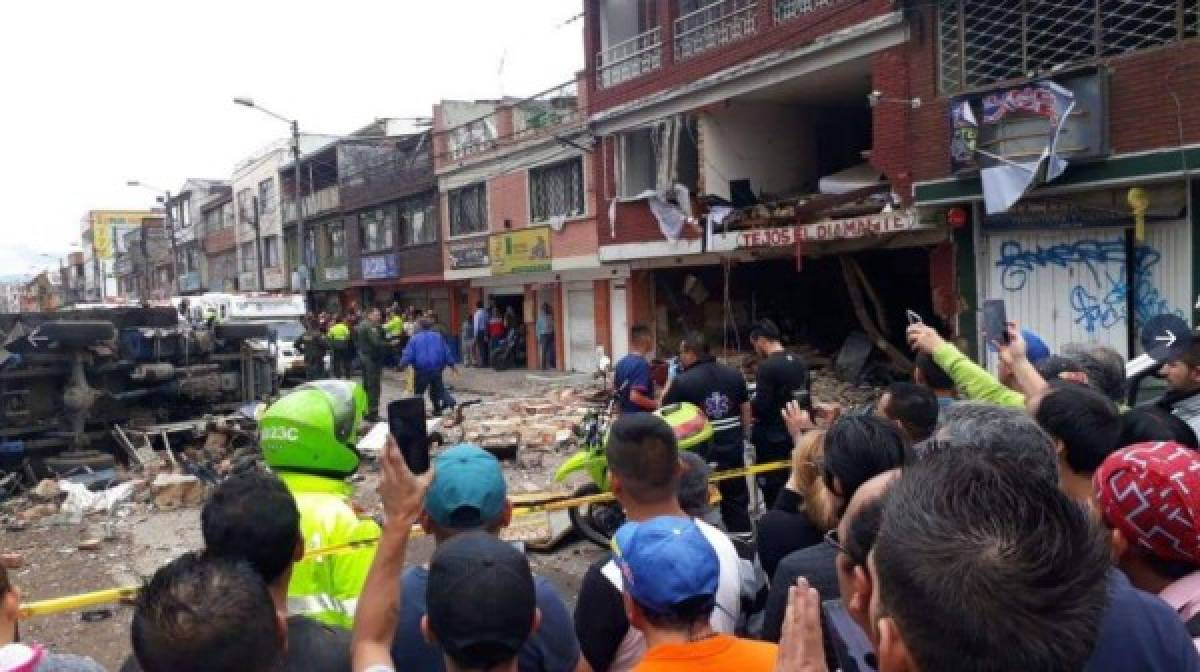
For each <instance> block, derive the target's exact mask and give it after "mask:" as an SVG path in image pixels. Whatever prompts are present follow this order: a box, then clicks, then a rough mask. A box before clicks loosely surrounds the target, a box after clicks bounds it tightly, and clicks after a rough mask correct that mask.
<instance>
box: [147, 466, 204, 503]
mask: <svg viewBox="0 0 1200 672" xmlns="http://www.w3.org/2000/svg"><path fill="white" fill-rule="evenodd" d="M150 492H151V495H152V496H153V498H154V505H155V506H157V507H158V508H160V509H162V510H164V511H170V510H173V509H178V508H181V507H191V506H200V505H201V504H203V503H204V498H205V496H206V495H207V494H208V493H207V491H206V489H205V487H204V484H203V483H201V482H200V479H198V478H196V477H195V476H186V475H180V474H159V475H158V476H157V477H156V478H155V479H154V482H152V483H151V484H150Z"/></svg>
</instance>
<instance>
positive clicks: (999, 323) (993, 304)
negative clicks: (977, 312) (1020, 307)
mask: <svg viewBox="0 0 1200 672" xmlns="http://www.w3.org/2000/svg"><path fill="white" fill-rule="evenodd" d="M983 333H984V335H985V336H986V337H987V340H988V342H992V341H999V342H1000V343H1008V316H1007V315H1005V313H1004V301H1002V300H1001V299H988V300H987V301H984V302H983Z"/></svg>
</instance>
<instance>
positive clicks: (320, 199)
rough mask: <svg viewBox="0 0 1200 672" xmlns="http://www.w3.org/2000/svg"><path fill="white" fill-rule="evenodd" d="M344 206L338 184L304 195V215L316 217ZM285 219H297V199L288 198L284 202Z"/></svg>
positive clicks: (290, 220) (289, 220) (287, 220)
mask: <svg viewBox="0 0 1200 672" xmlns="http://www.w3.org/2000/svg"><path fill="white" fill-rule="evenodd" d="M340 207H342V202H341V198H340V196H339V193H338V188H337V186H332V187H325V188H324V189H319V190H317V191H316V192H315V193H312V194H308V195H307V196H305V197H304V216H305V218H308V217H316V216H317V215H322V214H324V213H326V212H332V211H334V210H337V209H338V208H340ZM283 221H285V222H294V221H296V201H295V200H294V199H287V200H285V201H284V202H283Z"/></svg>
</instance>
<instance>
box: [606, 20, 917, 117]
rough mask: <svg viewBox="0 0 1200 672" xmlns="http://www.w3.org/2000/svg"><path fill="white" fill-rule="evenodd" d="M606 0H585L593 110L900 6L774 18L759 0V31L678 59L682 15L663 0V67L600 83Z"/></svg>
mask: <svg viewBox="0 0 1200 672" xmlns="http://www.w3.org/2000/svg"><path fill="white" fill-rule="evenodd" d="M603 1H604V0H586V1H585V3H584V50H585V52H584V58H585V63H586V64H587V78H586V79H587V97H588V99H589V102H590V108H589V113H590V114H595V113H597V112H600V111H602V110H606V109H608V108H610V107H613V106H616V105H620V104H621V103H625V102H628V101H631V100H636V99H638V98H641V97H643V96H646V95H648V94H651V93H654V92H656V91H664V90H669V89H673V88H675V87H678V86H681V85H684V84H688V83H690V82H693V81H695V80H696V79H698V78H700V77H703V76H705V75H708V74H711V73H714V72H717V71H719V70H722V69H724V68H727V67H729V66H731V65H735V64H737V63H740V62H742V61H745V60H748V59H751V58H755V57H758V56H761V55H764V54H767V53H770V52H772V51H776V50H779V49H786V48H792V47H798V46H802V45H804V44H807V43H809V42H811V41H812V40H814V39H815V38H818V37H820V36H822V35H825V34H828V33H831V32H835V31H838V30H841V29H843V28H847V27H849V26H853V25H855V24H857V23H861V22H863V21H866V20H867V19H870V18H873V17H876V16H880V15H883V14H886V13H888V12H891V11H894V10H895V9H896V2H894V0H837V1H836V2H835V3H834V4H833V5H831V6H829V7H825V8H822V9H818V10H816V11H814V12H812V13H810V14H807V15H805V16H803V17H799V18H796V19H793V20H791V21H785V22H783V23H779V24H776V23H775V17H774V6H775V3H774V0H759V3H758V9H757V12H758V14H757V17H756V20H755V22H756V26H757V32H756V33H755V34H753V35H751V36H749V37H747V38H744V39H742V40H739V41H736V42H732V43H729V44H726V45H723V46H721V47H718V48H715V49H711V50H709V51H706V52H704V53H702V54H700V55H699V56H693V57H691V58H688V59H686V60H684V61H680V62H678V63H677V62H675V61H674V53H675V52H674V35H673V33H672V28H673V26H674V21H675V19H676V18H678V16H679V14H678V3H677V2H676V1H675V0H659V2H658V8H659V11H658V16H659V20H658V22H659V26H660V27H661V28H662V40H663V44H662V50H663V51H662V67H661V68H659V69H658V70H655V71H654V72H651V73H648V74H645V75H643V76H641V77H637V78H634V79H632V80H629V81H627V82H622V83H621V84H618V85H616V86H613V87H609V88H605V89H600V88H598V87H597V84H596V72H595V67H596V54H597V53H598V52H599V51H600V49H601V43H600V5H601V4H602V3H603Z"/></svg>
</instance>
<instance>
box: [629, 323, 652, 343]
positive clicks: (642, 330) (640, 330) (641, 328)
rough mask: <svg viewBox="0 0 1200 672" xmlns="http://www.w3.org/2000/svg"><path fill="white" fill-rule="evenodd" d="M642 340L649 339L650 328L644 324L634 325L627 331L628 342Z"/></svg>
mask: <svg viewBox="0 0 1200 672" xmlns="http://www.w3.org/2000/svg"><path fill="white" fill-rule="evenodd" d="M643 338H650V327H647V326H646V325H644V324H635V325H633V327H632V328H630V330H629V340H631V341H639V340H641V339H643Z"/></svg>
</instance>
